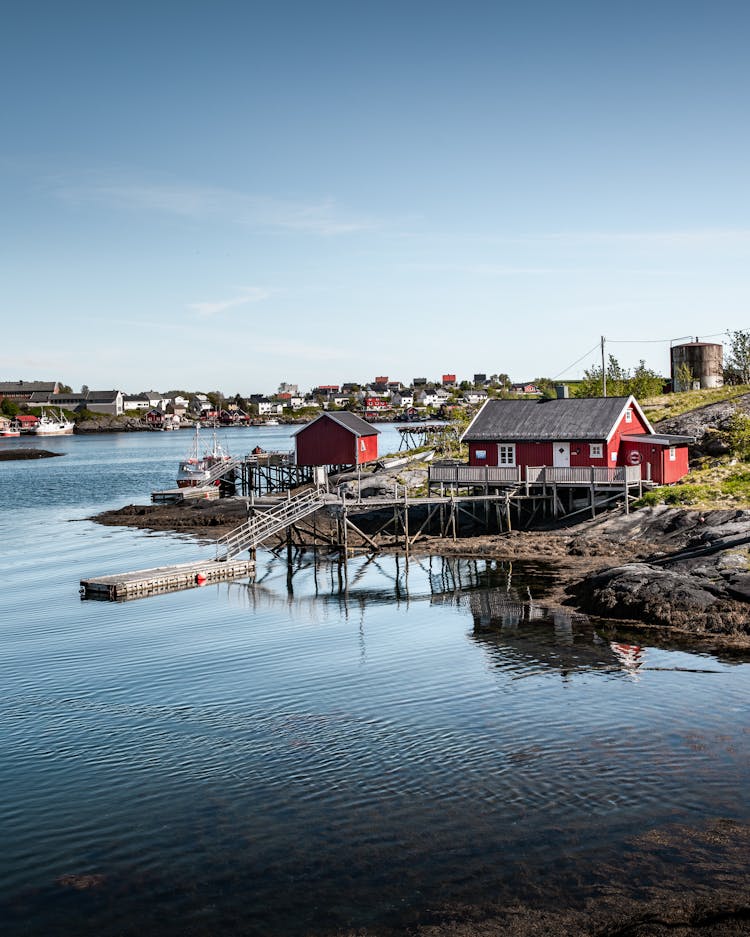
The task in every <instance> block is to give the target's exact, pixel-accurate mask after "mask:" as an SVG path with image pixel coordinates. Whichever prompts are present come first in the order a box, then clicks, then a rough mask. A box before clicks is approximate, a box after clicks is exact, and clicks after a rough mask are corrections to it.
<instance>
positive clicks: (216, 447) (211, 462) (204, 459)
mask: <svg viewBox="0 0 750 937" xmlns="http://www.w3.org/2000/svg"><path fill="white" fill-rule="evenodd" d="M231 460H232V457H231V456H230V455H229V453H228V452H227V451H226V450H225V449H224V448H223V447H222V446H221V445H220V443H219V441H218V439H217V438H216V433H215V432H214V433H212V434H211V445H210V446H206V447H205V448H204V449H203V451H202V452H201V444H200V427H199V426H198V424H197V423H196V425H195V436H194V438H193V445H192V448H191V449H190V452H189V453H188V457H187V458H186V459H183V460H182V462H180V466H179V468H178V469H177V487H178V488H195V487H196V486H197V485H202V484H205V483H206V482H208V481H210V474H211V469H213V468H214V467H215V466H217V465H219V464H220V463H221V462H230V461H231ZM224 482H226V484H227V485H228V486H229V487H230V488H232V489H233V488H234V475H233V473H229V474H228V475H227V477H226V478H225V479H221V481H220V480H217V481H216V483H215V484H217V485H218V484H220V483H224Z"/></svg>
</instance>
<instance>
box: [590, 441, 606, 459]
mask: <svg viewBox="0 0 750 937" xmlns="http://www.w3.org/2000/svg"><path fill="white" fill-rule="evenodd" d="M589 458H590V459H603V458H604V446H603V444H602V443H600V442H590V443H589Z"/></svg>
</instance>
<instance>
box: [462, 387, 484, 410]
mask: <svg viewBox="0 0 750 937" xmlns="http://www.w3.org/2000/svg"><path fill="white" fill-rule="evenodd" d="M487 396H488V395H487V391H486V390H467V391H466V393H465V394H464V400H465V401H466V403H468V404H471V405H472V406H474V405H475V404H479V403H484V402H485V400H486V399H487Z"/></svg>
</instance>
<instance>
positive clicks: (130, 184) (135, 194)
mask: <svg viewBox="0 0 750 937" xmlns="http://www.w3.org/2000/svg"><path fill="white" fill-rule="evenodd" d="M52 189H53V191H54V193H55V194H56V196H57V197H58V198H60V199H61V200H62V201H65V202H67V203H68V204H70V205H76V206H81V205H96V206H100V207H104V208H107V209H109V210H112V211H128V212H136V213H144V214H166V215H173V216H176V217H181V218H185V219H190V220H194V221H203V222H210V221H220V222H229V223H233V224H237V225H240V226H243V227H249V228H257V229H273V230H279V231H289V232H299V233H302V234H312V235H318V236H322V237H330V236H335V235H346V234H355V233H357V232H360V231H366V230H371V229H373V228H375V227H377V225H376V224H375V223H374V222H373V221H372V220H368V219H363V218H355V217H350V216H348V215H347V213H346V212H345V211H344V210H342V209H341V208H340V206H339V205H338V204H337V203H336V202H335V200H333V199H330V198H328V199H322V200H319V201H310V202H304V201H288V200H284V199H275V198H269V197H267V196H258V195H250V194H247V193H244V192H239V191H235V190H232V189H225V188H221V187H216V186H199V185H185V184H179V183H170V182H159V183H149V182H142V181H138V180H127V179H108V178H105V177H102V176H101V175H100V174H96V175H93V176H89V177H88V178H87V179H85V180H83V181H77V182H72V181H69V180H56V181H53V182H52Z"/></svg>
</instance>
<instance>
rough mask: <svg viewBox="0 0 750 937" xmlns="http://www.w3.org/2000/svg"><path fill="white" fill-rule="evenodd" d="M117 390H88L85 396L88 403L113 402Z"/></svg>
mask: <svg viewBox="0 0 750 937" xmlns="http://www.w3.org/2000/svg"><path fill="white" fill-rule="evenodd" d="M119 393H120V391H119V390H90V391H89V392H88V395H87V397H86V400H88V402H89V403H114V401H115V400H116V399H117V395H118V394H119Z"/></svg>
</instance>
